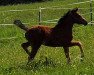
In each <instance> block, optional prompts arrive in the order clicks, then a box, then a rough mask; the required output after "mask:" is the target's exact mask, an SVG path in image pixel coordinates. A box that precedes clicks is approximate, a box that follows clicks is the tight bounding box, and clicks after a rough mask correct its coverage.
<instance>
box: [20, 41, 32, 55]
mask: <svg viewBox="0 0 94 75" xmlns="http://www.w3.org/2000/svg"><path fill="white" fill-rule="evenodd" d="M21 46H22V48H23V49H24V50H25V51H26V53H27V54H28V55H29V56H30V52H29V51H28V49H27V48H28V47H29V46H30V43H29V42H26V43H22V44H21Z"/></svg>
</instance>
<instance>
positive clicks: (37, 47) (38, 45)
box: [28, 44, 41, 61]
mask: <svg viewBox="0 0 94 75" xmlns="http://www.w3.org/2000/svg"><path fill="white" fill-rule="evenodd" d="M40 46H41V44H34V45H32V51H31V53H30V57H29V58H28V61H31V60H33V59H34V57H35V55H36V53H37V51H38V49H39V48H40Z"/></svg>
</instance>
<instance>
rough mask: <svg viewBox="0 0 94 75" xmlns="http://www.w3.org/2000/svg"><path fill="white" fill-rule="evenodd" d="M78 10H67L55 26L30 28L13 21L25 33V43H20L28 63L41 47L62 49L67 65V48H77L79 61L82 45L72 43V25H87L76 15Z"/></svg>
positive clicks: (68, 56)
mask: <svg viewBox="0 0 94 75" xmlns="http://www.w3.org/2000/svg"><path fill="white" fill-rule="evenodd" d="M77 11H78V8H74V9H71V10H68V12H67V13H65V15H64V16H62V17H61V18H60V19H59V21H58V23H57V24H56V26H54V27H49V26H43V25H37V26H33V27H31V28H29V27H27V26H25V25H24V24H22V22H21V21H20V20H14V24H15V25H17V26H18V27H20V28H21V29H23V30H24V31H26V33H25V38H26V40H27V42H25V43H22V44H21V46H22V48H23V49H24V50H25V51H26V53H27V54H28V55H29V56H28V61H32V60H33V59H34V57H35V55H36V54H37V51H38V49H39V48H40V46H41V45H45V46H50V47H63V48H64V53H65V56H66V60H67V63H70V55H69V47H72V46H78V47H79V48H80V52H81V59H82V58H83V57H84V52H83V49H82V44H81V42H80V41H72V40H73V35H72V28H73V25H74V24H75V23H76V24H79V25H82V24H83V25H84V26H86V25H87V21H86V20H85V18H83V17H82V16H81V15H80V14H78V12H77ZM29 46H31V47H32V51H31V52H29V50H28V47H29Z"/></svg>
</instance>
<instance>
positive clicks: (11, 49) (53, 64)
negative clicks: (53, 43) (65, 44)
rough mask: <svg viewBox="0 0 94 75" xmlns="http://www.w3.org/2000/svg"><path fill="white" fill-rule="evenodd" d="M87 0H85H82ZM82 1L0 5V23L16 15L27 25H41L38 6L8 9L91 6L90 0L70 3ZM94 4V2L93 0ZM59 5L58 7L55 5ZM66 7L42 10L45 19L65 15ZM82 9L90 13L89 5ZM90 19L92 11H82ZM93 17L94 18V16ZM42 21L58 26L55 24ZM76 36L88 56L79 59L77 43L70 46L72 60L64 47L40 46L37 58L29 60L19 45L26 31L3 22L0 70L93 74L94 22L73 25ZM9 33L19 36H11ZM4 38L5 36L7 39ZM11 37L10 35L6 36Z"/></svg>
mask: <svg viewBox="0 0 94 75" xmlns="http://www.w3.org/2000/svg"><path fill="white" fill-rule="evenodd" d="M83 1H86V0H83ZM74 2H79V1H78V0H77V1H76V0H71V1H70V0H67V1H66V0H65V1H57V0H55V1H53V2H44V3H35V4H19V5H12V6H10V5H9V6H1V7H0V24H11V23H13V21H14V19H20V20H21V21H22V22H23V23H28V24H26V25H27V26H28V27H32V26H35V25H38V13H39V10H26V11H20V12H11V11H9V10H25V9H39V7H51V6H59V7H60V8H62V7H63V8H64V7H66V8H69V7H71V8H75V7H78V8H80V7H82V8H89V3H85V4H79V5H71V6H70V5H69V6H68V5H67V4H70V3H74ZM93 6H94V2H93ZM55 8H58V7H55ZM67 11H68V9H66V10H63V9H62V10H61V9H59V10H52V9H46V10H42V20H48V19H50V20H51V19H57V18H60V17H61V16H63V15H64V13H65V12H67ZM93 12H94V10H93ZM79 13H81V14H85V13H89V9H80V10H79ZM83 16H84V17H85V18H86V19H87V21H88V22H89V21H90V15H89V14H87V15H83ZM93 20H94V18H93ZM42 24H43V25H48V26H51V27H53V26H55V24H46V23H42ZM73 36H74V40H77V41H81V42H82V44H83V50H84V53H85V58H84V61H83V62H80V50H79V48H78V47H71V48H70V56H71V64H70V65H68V64H66V58H65V55H64V52H63V48H62V47H60V48H58V47H55V48H53V47H46V46H43V45H42V46H41V48H40V49H39V51H38V53H37V55H36V57H35V59H34V61H32V62H31V63H29V64H28V65H26V64H27V58H28V56H27V54H26V53H25V51H23V49H22V48H21V47H20V44H21V43H23V42H25V41H26V40H25V39H24V31H23V30H21V29H19V28H17V27H16V26H14V25H12V26H2V25H0V74H1V75H93V74H94V59H93V58H94V41H93V40H94V26H93V25H92V26H91V25H87V26H83V25H77V24H75V25H74V27H73ZM9 37H17V38H15V39H11V38H9ZM4 38H5V39H4ZM6 38H9V39H6Z"/></svg>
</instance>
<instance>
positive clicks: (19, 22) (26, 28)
mask: <svg viewBox="0 0 94 75" xmlns="http://www.w3.org/2000/svg"><path fill="white" fill-rule="evenodd" d="M14 24H15V25H16V26H18V27H20V28H21V29H23V30H25V31H28V30H29V28H28V27H26V26H25V25H24V24H22V22H21V21H20V20H14Z"/></svg>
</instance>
